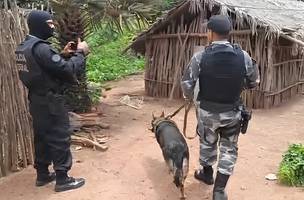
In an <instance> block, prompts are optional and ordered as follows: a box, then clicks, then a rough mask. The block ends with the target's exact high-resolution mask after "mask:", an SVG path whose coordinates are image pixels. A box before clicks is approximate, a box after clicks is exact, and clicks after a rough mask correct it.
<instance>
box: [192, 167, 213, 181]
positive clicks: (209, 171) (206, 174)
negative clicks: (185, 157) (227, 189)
mask: <svg viewBox="0 0 304 200" xmlns="http://www.w3.org/2000/svg"><path fill="white" fill-rule="evenodd" d="M194 178H196V179H197V180H199V181H203V182H204V183H206V184H207V185H212V184H213V183H214V179H213V168H212V167H211V166H206V167H204V168H203V169H201V170H196V171H195V173H194Z"/></svg>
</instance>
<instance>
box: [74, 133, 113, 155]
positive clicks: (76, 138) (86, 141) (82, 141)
mask: <svg viewBox="0 0 304 200" xmlns="http://www.w3.org/2000/svg"><path fill="white" fill-rule="evenodd" d="M71 138H72V143H76V144H79V145H82V146H84V147H91V148H96V149H97V150H99V151H106V150H108V146H106V145H103V144H99V143H98V142H95V141H93V140H90V139H88V138H85V137H79V136H76V135H72V137H71Z"/></svg>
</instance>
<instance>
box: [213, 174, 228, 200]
mask: <svg viewBox="0 0 304 200" xmlns="http://www.w3.org/2000/svg"><path fill="white" fill-rule="evenodd" d="M228 179H229V176H228V175H225V174H221V173H220V172H217V175H216V179H215V183H214V188H213V200H228V196H227V194H226V192H225V187H226V184H227V182H228Z"/></svg>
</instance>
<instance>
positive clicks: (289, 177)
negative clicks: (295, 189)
mask: <svg viewBox="0 0 304 200" xmlns="http://www.w3.org/2000/svg"><path fill="white" fill-rule="evenodd" d="M278 177H279V181H280V182H281V183H283V184H286V185H289V186H304V145H303V144H293V145H290V146H289V148H288V150H287V152H286V153H285V154H284V155H283V160H282V162H281V163H280V167H279V173H278Z"/></svg>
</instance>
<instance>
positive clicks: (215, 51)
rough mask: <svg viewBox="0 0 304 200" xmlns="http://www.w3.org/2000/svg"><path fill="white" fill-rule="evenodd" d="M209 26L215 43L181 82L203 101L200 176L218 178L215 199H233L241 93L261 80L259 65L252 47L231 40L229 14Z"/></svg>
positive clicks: (217, 17)
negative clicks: (229, 190) (245, 48)
mask: <svg viewBox="0 0 304 200" xmlns="http://www.w3.org/2000/svg"><path fill="white" fill-rule="evenodd" d="M207 28H208V40H209V42H211V45H210V46H208V47H207V48H206V49H205V50H204V51H201V52H198V53H196V54H195V55H194V56H193V58H192V59H191V61H190V63H189V65H188V67H187V69H186V71H185V73H184V75H183V78H182V83H181V85H182V89H183V93H184V97H185V98H186V100H191V99H193V98H197V99H193V100H194V101H195V103H196V106H197V120H198V125H197V132H198V134H199V136H200V159H199V161H200V166H201V168H200V169H199V170H197V171H196V172H195V174H194V176H195V178H196V179H198V180H200V181H203V182H204V183H206V184H208V185H212V184H214V189H213V200H227V199H228V197H227V195H226V193H225V187H226V184H227V182H228V179H229V176H230V175H231V174H232V173H233V168H234V166H235V163H236V160H237V155H238V146H237V142H238V136H239V133H240V128H241V118H242V116H241V103H240V94H241V91H242V90H243V89H250V88H254V87H256V86H257V84H258V83H259V71H258V68H257V66H256V64H255V62H254V61H253V60H252V59H251V57H250V56H249V55H248V53H247V52H245V51H243V50H242V49H241V48H240V47H239V46H238V45H235V44H231V43H230V42H228V37H229V32H230V30H231V22H230V20H229V18H228V17H226V16H222V15H215V16H212V17H211V18H210V20H209V22H208V25H207ZM197 83H198V85H199V89H198V90H199V91H198V93H196V88H197V87H196V84H197ZM196 96H197V97H196ZM218 143H219V151H220V153H219V162H218V171H217V176H216V180H215V182H214V179H213V168H212V166H213V165H214V164H215V163H216V161H217V155H218V151H217V148H218Z"/></svg>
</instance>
